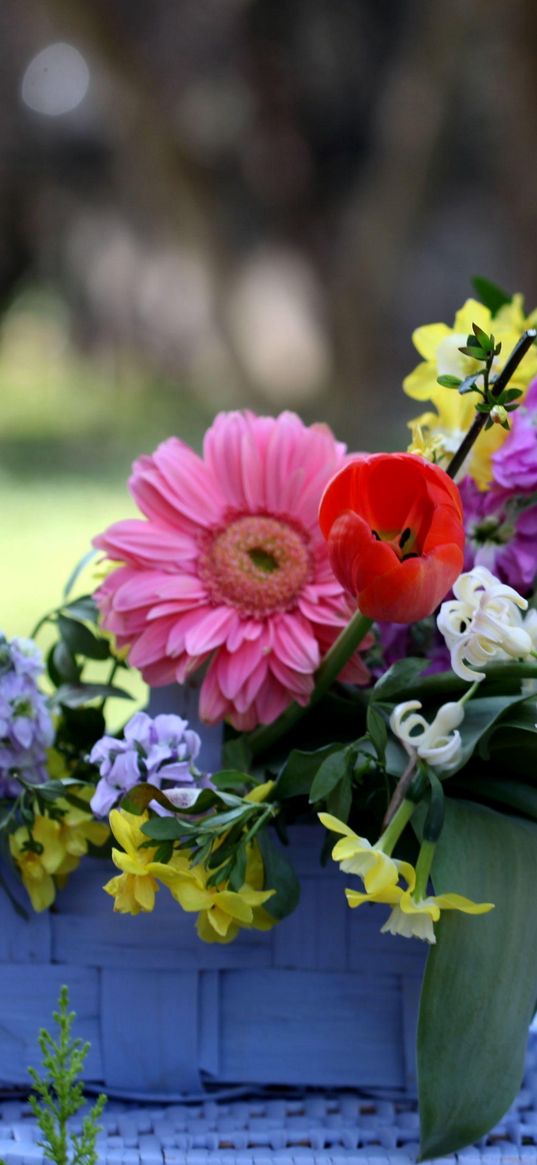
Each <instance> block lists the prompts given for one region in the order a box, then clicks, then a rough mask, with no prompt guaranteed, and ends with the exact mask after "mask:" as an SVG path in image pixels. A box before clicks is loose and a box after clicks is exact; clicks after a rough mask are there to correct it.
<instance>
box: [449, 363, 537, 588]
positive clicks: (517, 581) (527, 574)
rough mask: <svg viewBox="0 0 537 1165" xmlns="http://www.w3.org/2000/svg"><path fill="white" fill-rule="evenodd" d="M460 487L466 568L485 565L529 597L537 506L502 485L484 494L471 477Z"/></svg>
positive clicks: (535, 563)
mask: <svg viewBox="0 0 537 1165" xmlns="http://www.w3.org/2000/svg"><path fill="white" fill-rule="evenodd" d="M536 386H537V382H536ZM535 459H536V461H537V441H536V444H535ZM459 488H460V493H461V498H462V502H463V506H464V516H465V527H466V547H465V557H464V569H465V570H466V571H468V570H471V569H472V567H473V566H485V567H486V568H487V570H490V571H491V573H492V574H494V575H496V577H497V578H499V579H500V580H501V582H505V583H508V584H509V586H511V587H514V589H515V590H517V591H521V592H522V593H523V594H524V593H526V594H527V592H528V591H529V590H530V588H531V587H532V585H533V582H534V580H535V576H536V574H537V503H536V504H535V505H529V506H528V505H527V503H526V507H525V500H524V498H523V497H521V496H520V494H516V493H514V492H513V490H505V489H501V488H499V487H498V486H493V487H492V489H490V490H488V491H487V492H486V493H484V492H482V491H481V490H479V489H478V488H477V486H476V485H475V483H474V481H473V479H472V478H471V477H465V478H464V481H462V482H461V484H460V487H459ZM524 507H525V508H524Z"/></svg>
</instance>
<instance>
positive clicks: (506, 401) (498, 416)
mask: <svg viewBox="0 0 537 1165" xmlns="http://www.w3.org/2000/svg"><path fill="white" fill-rule="evenodd" d="M501 348H502V345H501V343H500V342H498V343H497V342H496V339H495V337H494V336H493V335H492V334H491V335H490V336H489V335H487V333H486V332H484V331H483V328H480V327H479V324H472V333H471V334H470V335H469V336H468V337H467V340H466V344H465V345H464V346H463V347H462V348H459V352H462V354H463V356H470V357H471V359H472V360H477V361H478V362H479V363H482V364H483V368H480V369H479V371H478V372H474V373H472V374H471V375H470V376H466V377H465V378H464V380H462V379H461V378H460V377H459V376H448V375H446V376H439V377H438V378H437V380H438V384H441V385H442V387H443V388H454V389H456V390H457V392H458V393H460V395H461V396H465V395H466V394H467V393H470V392H476V393H478V395H479V396H480V397H481V400H480V401H479V403H478V404H477V405H476V410H477V412H478V413H483V414H486V417H487V420H486V423H485V429H491V428H492V426H493V425H495V424H496V425H501V427H502V429H507V430H509V427H510V426H509V417H508V413H511V412H513V411H514V409H517V408H518V402H519V398H520V397H521V396H522V390H521V389H520V388H504V389H502V390H501V391H500V392H499V393H497V392H495V384H496V378H495V377H493V376H492V375H491V372H492V366H493V363H494V360H495V359H496V357H497V356H499V354H500V352H501ZM479 381H480V382H481V383H478V382H479Z"/></svg>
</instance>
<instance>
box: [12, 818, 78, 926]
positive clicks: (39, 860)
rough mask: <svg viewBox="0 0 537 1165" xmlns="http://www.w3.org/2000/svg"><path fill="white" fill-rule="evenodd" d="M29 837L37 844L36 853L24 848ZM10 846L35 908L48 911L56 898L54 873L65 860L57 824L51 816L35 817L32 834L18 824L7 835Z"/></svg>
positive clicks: (63, 847) (39, 910)
mask: <svg viewBox="0 0 537 1165" xmlns="http://www.w3.org/2000/svg"><path fill="white" fill-rule="evenodd" d="M31 839H32V840H33V841H34V842H36V843H37V846H38V847H39V852H36V851H35V850H32V849H27V848H25V846H27V845H28V842H30V840H31ZM9 848H10V851H11V856H12V858H13V860H14V861H15V863H16V865H17V867H18V869H19V873H20V875H21V878H22V881H23V884H24V887H25V889H26V891H27V892H28V894H29V897H30V901H31V903H32V906H33V908H34V910H36V911H37V912H41V911H42V910H47V909H48V907H49V906H51V905H52V903H53V902H54V899H55V897H56V884H55V882H54V875H55V874H57V873H58V870H59V869H60V867H61V865H62V862H63V861H64V859H65V846H64V844H63V842H62V840H61V836H60V825H59V824H58V822H57V821H52V820H51V818H50V817H36V818H35V820H34V823H33V826H32V830H31V835H30V831H29V830H28V829H27V827H26V826H25V825H21V826H20V828H19V829H16V830H15V832H14V833H12V834H11V835H10V838H9Z"/></svg>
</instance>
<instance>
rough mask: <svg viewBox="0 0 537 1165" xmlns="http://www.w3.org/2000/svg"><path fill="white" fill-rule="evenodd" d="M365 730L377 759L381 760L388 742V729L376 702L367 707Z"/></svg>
mask: <svg viewBox="0 0 537 1165" xmlns="http://www.w3.org/2000/svg"><path fill="white" fill-rule="evenodd" d="M367 731H368V733H369V736H370V738H371V741H372V743H373V747H374V749H375V752H376V754H377V756H378V759H379V760H383V759H384V755H385V752H386V745H387V743H388V730H387V728H386V720H385V718H384V716H383V715H382V712H381V711H380V709H379V707H378V704H377V705H375V704H370V705H369V708H368V709H367Z"/></svg>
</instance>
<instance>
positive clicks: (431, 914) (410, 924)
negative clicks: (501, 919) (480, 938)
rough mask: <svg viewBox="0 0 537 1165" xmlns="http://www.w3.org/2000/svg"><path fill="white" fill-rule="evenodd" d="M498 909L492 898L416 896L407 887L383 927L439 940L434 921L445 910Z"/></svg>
mask: <svg viewBox="0 0 537 1165" xmlns="http://www.w3.org/2000/svg"><path fill="white" fill-rule="evenodd" d="M493 909H494V904H493V903H492V902H472V901H471V900H470V899H469V898H464V897H463V895H462V894H437V895H435V896H433V895H431V896H430V897H427V898H420V899H418V900H416V899H415V898H413V896H412V894H411V893H410V890H406V891H404V892H403V893H402V894H401V895H400V897H399V899H398V901H397V902H394V904H393V909H392V911H391V913H390V915H389V917H388V918H387V920H386V922H385V923H384V926H383V927H381V931H382V933H383V934H386V933H388V934H400V935H402V936H403V937H404V938H420V939H423V941H424V942H427V943H435V942H436V935H435V933H434V925H433V924H434V923H435V922H438V919H439V918H440V913H441V911H442V910H460V911H462V913H463V914H487V913H488V912H489V910H493Z"/></svg>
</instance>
